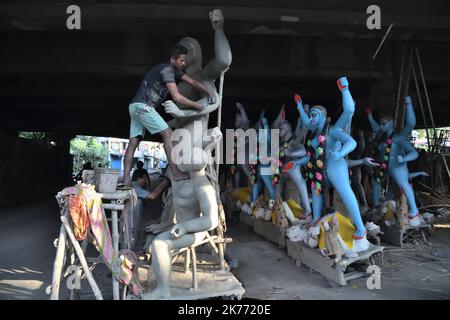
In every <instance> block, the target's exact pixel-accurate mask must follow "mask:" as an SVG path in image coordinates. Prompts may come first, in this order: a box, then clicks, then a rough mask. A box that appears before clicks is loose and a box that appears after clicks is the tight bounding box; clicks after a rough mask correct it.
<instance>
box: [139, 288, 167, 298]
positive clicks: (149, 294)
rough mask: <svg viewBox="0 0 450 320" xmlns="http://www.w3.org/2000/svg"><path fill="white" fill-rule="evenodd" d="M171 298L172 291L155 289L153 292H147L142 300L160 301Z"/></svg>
mask: <svg viewBox="0 0 450 320" xmlns="http://www.w3.org/2000/svg"><path fill="white" fill-rule="evenodd" d="M169 297H170V289H169V288H167V289H162V288H155V290H153V291H149V292H146V293H144V294H143V295H142V300H159V299H165V298H169Z"/></svg>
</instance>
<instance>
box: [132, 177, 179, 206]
mask: <svg viewBox="0 0 450 320" xmlns="http://www.w3.org/2000/svg"><path fill="white" fill-rule="evenodd" d="M147 176H148V174H147V175H146V174H145V171H142V170H139V171H138V170H136V180H135V181H133V188H134V191H136V195H137V197H138V198H140V199H143V200H145V199H150V200H154V199H156V198H158V197H159V196H160V195H161V193H162V192H163V191H164V189H165V188H166V187H167V186H168V185H169V184H170V179H169V178H168V177H165V176H163V177H162V181H161V183H160V184H159V185H158V186H157V187H156V188H155V190H153V191H151V192H150V191H149V190H147V189H146V188H147Z"/></svg>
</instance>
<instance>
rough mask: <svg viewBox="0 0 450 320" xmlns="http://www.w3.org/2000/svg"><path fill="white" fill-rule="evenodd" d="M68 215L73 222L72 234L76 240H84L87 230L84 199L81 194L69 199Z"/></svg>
mask: <svg viewBox="0 0 450 320" xmlns="http://www.w3.org/2000/svg"><path fill="white" fill-rule="evenodd" d="M69 213H70V217H71V218H72V221H73V233H74V235H75V238H76V239H77V240H84V238H86V234H87V232H88V230H89V216H88V212H87V202H86V198H85V197H83V195H82V194H75V195H71V196H70V197H69Z"/></svg>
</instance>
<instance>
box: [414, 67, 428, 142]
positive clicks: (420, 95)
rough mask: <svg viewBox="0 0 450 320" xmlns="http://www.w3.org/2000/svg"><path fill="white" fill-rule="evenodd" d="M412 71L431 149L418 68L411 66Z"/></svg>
mask: <svg viewBox="0 0 450 320" xmlns="http://www.w3.org/2000/svg"><path fill="white" fill-rule="evenodd" d="M411 70H412V74H413V78H414V84H415V86H416V91H417V97H418V98H419V106H420V111H421V112H422V117H423V122H424V124H425V133H426V134H427V143H428V148H430V147H431V143H430V136H429V134H428V123H427V119H426V116H425V110H424V108H423V102H422V94H421V93H420V88H419V83H418V82H417V75H416V68H414V65H413V66H411Z"/></svg>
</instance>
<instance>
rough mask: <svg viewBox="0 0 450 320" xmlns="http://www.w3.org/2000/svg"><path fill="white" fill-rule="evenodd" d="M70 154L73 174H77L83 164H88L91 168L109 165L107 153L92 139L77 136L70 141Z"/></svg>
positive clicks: (106, 150) (104, 148)
mask: <svg viewBox="0 0 450 320" xmlns="http://www.w3.org/2000/svg"><path fill="white" fill-rule="evenodd" d="M70 154H71V155H73V173H74V174H77V173H79V172H80V171H81V170H82V168H83V164H85V163H87V162H90V163H91V164H92V166H93V167H98V166H100V165H101V166H102V167H107V166H108V165H109V162H108V155H109V151H108V148H107V147H106V146H102V144H101V143H99V142H98V141H97V140H96V139H95V138H94V137H89V136H77V137H76V138H75V139H73V140H71V141H70Z"/></svg>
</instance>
